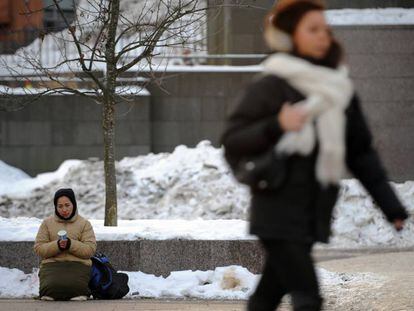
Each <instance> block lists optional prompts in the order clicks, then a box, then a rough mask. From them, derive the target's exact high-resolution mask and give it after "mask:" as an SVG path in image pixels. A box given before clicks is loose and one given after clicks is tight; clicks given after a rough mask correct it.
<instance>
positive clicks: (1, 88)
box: [0, 85, 151, 96]
mask: <svg viewBox="0 0 414 311" xmlns="http://www.w3.org/2000/svg"><path fill="white" fill-rule="evenodd" d="M47 90H48V89H46V88H34V87H30V88H24V87H9V86H6V85H0V95H37V94H41V93H43V92H46V91H47ZM76 90H77V91H78V92H81V93H89V94H90V95H91V96H93V95H92V94H93V93H94V92H95V90H93V89H82V88H79V89H76ZM115 92H116V94H118V95H122V96H127V95H133V96H150V95H151V94H150V92H149V91H148V90H147V89H145V88H142V87H137V86H117V87H116V89H115ZM60 95H76V94H74V93H73V92H69V91H59V93H53V94H47V95H45V96H60Z"/></svg>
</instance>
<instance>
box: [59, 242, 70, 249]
mask: <svg viewBox="0 0 414 311" xmlns="http://www.w3.org/2000/svg"><path fill="white" fill-rule="evenodd" d="M58 244H59V247H60V248H61V249H66V247H67V245H68V240H59V241H58Z"/></svg>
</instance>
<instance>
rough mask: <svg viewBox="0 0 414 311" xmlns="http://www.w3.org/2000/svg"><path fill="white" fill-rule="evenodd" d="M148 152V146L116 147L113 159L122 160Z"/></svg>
mask: <svg viewBox="0 0 414 311" xmlns="http://www.w3.org/2000/svg"><path fill="white" fill-rule="evenodd" d="M102 152H103V151H102ZM150 152H151V148H150V146H148V145H137V146H118V147H116V152H115V157H116V160H122V159H123V158H125V157H136V156H139V155H146V154H148V153H150Z"/></svg>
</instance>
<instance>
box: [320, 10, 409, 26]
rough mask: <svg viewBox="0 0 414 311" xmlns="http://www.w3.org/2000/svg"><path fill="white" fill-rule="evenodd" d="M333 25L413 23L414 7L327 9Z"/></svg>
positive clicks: (329, 20) (329, 19)
mask: <svg viewBox="0 0 414 311" xmlns="http://www.w3.org/2000/svg"><path fill="white" fill-rule="evenodd" d="M325 14H326V17H327V20H328V23H329V24H331V25H413V24H414V9H402V8H384V9H341V10H327V11H326V13H325Z"/></svg>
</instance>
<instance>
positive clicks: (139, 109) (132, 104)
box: [116, 96, 151, 121]
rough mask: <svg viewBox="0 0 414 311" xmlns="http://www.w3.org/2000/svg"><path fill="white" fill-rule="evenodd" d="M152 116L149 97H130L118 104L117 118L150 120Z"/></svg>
mask: <svg viewBox="0 0 414 311" xmlns="http://www.w3.org/2000/svg"><path fill="white" fill-rule="evenodd" d="M150 117H151V116H150V98H149V97H142V96H140V97H135V98H133V99H130V98H128V99H127V100H126V101H123V102H120V103H118V104H117V105H116V119H117V120H120V121H122V120H128V121H129V120H131V121H132V120H133V121H149V120H150Z"/></svg>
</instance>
